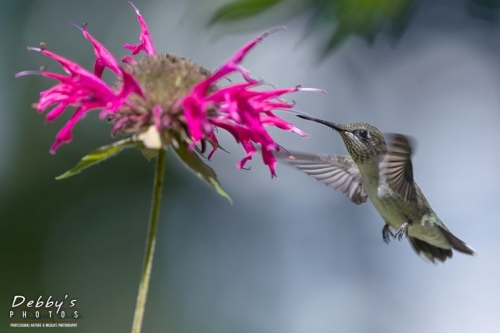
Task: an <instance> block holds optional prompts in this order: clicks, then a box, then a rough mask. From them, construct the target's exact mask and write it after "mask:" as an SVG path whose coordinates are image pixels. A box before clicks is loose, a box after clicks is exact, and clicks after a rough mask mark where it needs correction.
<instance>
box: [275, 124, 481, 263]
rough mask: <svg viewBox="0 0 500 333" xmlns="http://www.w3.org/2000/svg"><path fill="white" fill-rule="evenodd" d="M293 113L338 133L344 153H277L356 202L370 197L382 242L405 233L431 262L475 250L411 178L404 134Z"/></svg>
mask: <svg viewBox="0 0 500 333" xmlns="http://www.w3.org/2000/svg"><path fill="white" fill-rule="evenodd" d="M298 117H300V118H303V119H306V120H310V121H314V122H317V123H320V124H323V125H326V126H328V127H330V128H332V129H333V130H335V131H336V132H337V133H339V134H340V136H341V137H342V139H343V141H344V144H345V147H346V149H347V151H348V153H349V156H336V155H327V154H321V155H317V154H308V153H300V152H293V151H287V152H286V154H285V153H279V155H278V158H280V159H281V160H285V161H286V162H288V163H289V164H291V165H293V166H295V167H296V168H298V169H300V170H302V171H304V172H305V173H307V174H308V175H310V176H312V177H314V178H316V179H317V180H319V181H321V182H322V183H324V184H326V185H327V186H329V187H331V188H333V189H335V190H338V191H340V192H342V193H344V194H345V195H346V196H347V197H348V198H349V199H350V200H351V201H352V202H353V203H355V204H357V205H359V204H362V203H364V202H366V201H367V199H370V201H371V202H372V204H373V205H374V206H375V208H376V209H377V211H378V213H379V214H380V216H381V217H382V219H383V220H384V222H385V225H384V227H383V228H382V238H383V240H384V242H386V243H389V242H390V240H391V237H392V238H397V239H399V240H401V239H402V238H403V237H405V236H406V237H407V238H408V240H409V243H410V244H411V246H412V247H413V249H414V250H415V252H416V253H417V254H419V255H421V256H423V257H424V258H427V259H428V260H430V261H431V262H433V263H438V262H445V261H446V260H447V259H448V258H451V257H452V256H453V250H456V251H459V252H462V253H465V254H469V255H478V254H477V252H476V251H475V250H474V249H473V248H472V247H470V246H469V245H467V244H466V243H464V242H463V241H462V240H460V239H459V238H457V237H456V236H455V235H453V233H452V232H451V231H450V230H449V229H448V228H447V227H446V225H445V224H444V223H443V222H442V221H441V219H440V218H439V217H438V216H437V214H436V213H435V212H434V211H433V210H432V208H431V206H430V205H429V202H428V201H427V199H426V198H425V196H424V194H423V193H422V190H421V189H420V187H419V186H418V185H417V183H416V182H415V181H414V179H413V167H412V161H411V157H412V153H413V147H414V144H413V142H412V139H411V138H410V137H408V136H405V135H402V134H395V133H386V136H384V134H382V132H381V131H380V130H378V129H377V128H376V127H374V126H372V125H370V124H367V123H348V124H335V123H331V122H328V121H325V120H321V119H317V118H313V117H309V116H304V115H298ZM391 228H392V229H393V230H394V231H395V233H393V232H392V231H391Z"/></svg>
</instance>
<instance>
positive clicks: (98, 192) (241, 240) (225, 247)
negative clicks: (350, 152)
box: [0, 0, 500, 333]
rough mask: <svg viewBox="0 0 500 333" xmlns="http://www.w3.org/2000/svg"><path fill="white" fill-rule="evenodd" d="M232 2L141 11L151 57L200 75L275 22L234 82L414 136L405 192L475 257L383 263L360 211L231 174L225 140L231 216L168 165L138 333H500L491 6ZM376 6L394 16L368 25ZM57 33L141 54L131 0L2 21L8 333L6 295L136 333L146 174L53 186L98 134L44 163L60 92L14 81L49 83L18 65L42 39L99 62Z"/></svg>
mask: <svg viewBox="0 0 500 333" xmlns="http://www.w3.org/2000/svg"><path fill="white" fill-rule="evenodd" d="M230 3H231V2H230V1H222V0H221V1H201V0H199V1H185V0H165V1H159V0H138V1H136V2H135V4H136V5H137V6H138V7H139V9H140V10H141V13H142V14H143V16H144V17H145V19H146V21H147V23H148V25H149V28H150V31H151V33H152V36H153V39H154V42H155V44H156V47H157V49H158V50H161V51H165V52H172V53H175V54H178V55H182V56H186V57H189V58H191V59H193V60H194V61H195V62H197V63H198V64H200V65H201V66H203V67H205V68H208V69H213V68H216V67H217V66H219V65H220V64H221V63H222V62H223V61H224V60H225V59H227V58H228V57H229V56H230V55H231V54H232V53H233V52H234V51H236V50H237V49H238V48H239V47H240V46H241V45H243V44H244V43H246V42H247V41H249V40H250V39H251V38H252V37H254V36H256V35H257V34H259V33H261V32H262V31H265V30H267V29H269V28H272V27H274V26H277V25H282V24H286V25H287V26H288V29H287V30H286V31H284V32H280V33H278V34H275V35H272V36H270V37H269V38H268V39H266V40H265V41H264V42H263V43H262V44H260V45H259V46H258V47H257V48H256V49H255V50H254V51H252V53H251V54H250V56H249V57H248V58H247V59H246V61H245V63H244V66H245V67H246V68H248V69H250V70H251V71H252V73H253V74H254V76H256V77H263V78H265V79H266V81H268V82H271V83H273V84H276V85H277V86H281V87H284V86H294V85H296V84H303V85H304V86H308V87H318V88H323V89H326V90H327V91H328V95H326V96H323V95H321V94H313V93H301V94H297V95H294V96H293V99H295V101H296V102H297V109H299V110H303V111H306V112H308V113H311V114H313V115H315V116H317V117H320V118H324V119H328V120H330V121H335V122H351V121H366V122H369V123H372V124H374V125H375V126H377V127H379V128H380V129H381V130H383V131H390V132H400V133H406V134H409V135H411V136H413V137H415V138H417V140H418V142H419V146H418V149H417V153H416V156H415V159H414V169H415V177H416V179H417V181H418V182H419V184H420V186H421V188H422V189H423V190H424V192H425V193H426V196H427V198H428V199H429V201H430V202H431V203H432V205H433V208H434V209H435V210H436V212H437V213H438V214H439V215H440V216H441V218H442V219H443V220H444V222H445V223H447V225H448V226H449V227H450V229H451V230H452V231H453V232H454V233H455V234H456V235H457V236H458V237H460V238H462V239H464V240H465V241H467V242H468V243H469V244H471V245H472V246H473V247H475V248H476V249H477V250H478V251H479V252H480V254H481V258H480V259H478V258H471V257H466V256H463V255H460V254H458V253H456V254H455V257H454V258H453V259H452V260H451V261H450V262H447V263H446V264H445V265H442V266H440V267H436V266H434V265H431V264H428V263H426V262H424V261H423V260H422V259H420V258H418V257H417V256H416V255H415V254H414V253H413V251H412V249H411V248H410V246H409V245H408V244H407V241H402V242H397V241H394V242H392V243H391V244H390V245H386V244H384V243H383V242H382V239H381V228H382V226H383V222H382V219H381V218H380V217H379V216H378V214H377V213H376V211H375V209H374V208H373V207H372V206H371V204H366V205H361V206H355V205H353V204H351V203H350V202H349V201H348V200H347V199H346V198H345V197H344V196H343V195H341V194H339V193H335V192H333V191H332V190H330V189H328V188H326V187H325V186H323V185H322V184H320V183H318V182H316V181H314V180H313V179H310V178H308V177H307V176H305V175H303V174H301V173H299V172H298V171H296V170H294V169H290V168H287V167H285V166H281V165H279V166H278V170H277V172H278V178H277V179H271V178H270V175H269V171H268V170H267V169H266V168H265V167H264V166H263V165H262V163H261V161H260V158H259V157H256V158H254V160H252V161H251V163H250V166H251V170H250V171H246V170H238V169H236V167H235V164H236V162H237V161H239V159H241V157H242V156H243V154H244V152H243V151H242V150H241V148H240V147H238V146H237V145H236V144H235V143H234V142H233V141H232V139H231V137H230V136H229V135H227V134H226V133H223V132H221V133H220V138H221V142H222V145H223V146H224V147H225V148H226V149H227V150H229V151H230V152H231V154H226V153H224V152H222V151H219V152H217V153H216V154H215V156H214V158H213V161H212V162H211V163H210V165H211V166H212V167H213V168H214V169H215V170H216V171H217V173H218V174H219V179H220V181H221V182H222V184H223V185H224V186H225V188H226V190H228V192H229V193H230V194H231V195H232V197H233V199H234V201H235V203H234V205H232V206H231V205H229V204H228V202H227V201H226V200H225V199H223V198H221V197H219V196H218V195H217V194H215V193H214V192H213V191H211V189H210V188H209V187H208V186H206V185H205V184H203V183H202V182H201V181H199V180H198V179H196V178H195V177H193V176H192V175H191V174H190V173H189V172H188V171H186V170H184V169H183V168H182V166H181V165H180V164H179V163H178V162H177V161H176V160H175V157H174V156H173V155H172V154H171V155H168V156H167V159H168V170H167V177H166V189H165V192H164V198H163V205H162V212H161V221H160V226H159V236H158V244H157V252H156V258H155V264H154V267H153V275H152V280H151V291H150V294H149V299H148V304H147V313H146V316H145V325H144V330H143V331H144V332H249V333H250V332H297V333H302V332H311V333H322V332H325V333H326V332H343V333H348V332H372V333H378V332H380V333H382V332H383V333H388V332H394V333H398V332H402V331H404V332H407V333H410V332H440V333H447V332H482V333H488V332H498V327H499V323H500V318H499V317H498V309H499V308H500V300H499V299H500V298H499V297H498V295H499V294H500V287H499V284H498V281H499V279H500V265H499V264H498V263H499V259H498V253H499V250H500V245H499V242H498V235H499V232H500V227H499V224H498V223H497V221H498V211H499V210H498V199H499V198H500V189H499V185H500V178H499V176H498V165H499V163H500V155H499V154H498V142H497V141H498V137H497V134H498V127H499V124H500V93H499V91H500V66H499V64H500V25H499V24H498V21H497V18H498V13H497V8H498V5H499V3H498V1H486V0H482V1H480V0H475V1H458V0H453V1H452V0H449V1H445V0H442V1H437V0H436V1H417V2H415V1H409V0H405V1H399V2H398V1H395V0H388V1H382V0H379V1H375V2H373V3H371V7H372V9H370V10H367V11H362V10H361V9H362V8H365V7H363V6H365V5H366V3H369V2H367V1H355V2H354V1H353V2H346V1H345V0H344V1H340V0H339V1H334V0H328V1H301V0H289V1H286V0H282V1H271V5H270V6H267V5H266V4H269V2H266V1H260V2H259V1H254V2H253V3H252V2H251V3H250V5H255V3H257V5H259V3H260V4H261V5H262V4H264V5H262V6H263V7H262V8H260V9H259V8H257V10H253V11H252V10H250V11H249V12H245V11H244V10H243V11H242V12H241V11H240V14H239V15H235V14H234V13H233V12H231V10H232V9H234V8H235V7H234V6H236V9H238V10H241V9H242V8H243V9H244V8H246V7H241V2H240V3H239V5H240V7H237V5H234V4H232V5H230V6H229V7H225V6H227V5H228V4H230ZM378 3H380V6H386V7H384V9H383V10H382V9H381V10H379V11H378V12H377V9H380V8H381V7H380V8H379V7H376V6H373V4H378ZM387 4H389V6H388V7H387ZM243 5H248V3H247V4H245V3H243ZM231 6H233V7H231ZM339 8H341V9H342V10H339ZM396 9H397V10H396ZM373 12H375V13H376V14H375V16H374V15H372V14H371V13H373ZM256 13H257V14H259V15H254V16H252V14H256ZM377 13H378V14H377ZM358 14H359V15H358ZM250 16H251V17H250ZM211 19H212V21H213V22H212V25H211V26H210V28H207V25H208V23H209V22H210V20H211ZM67 20H71V21H73V22H76V23H78V24H82V23H84V22H87V23H88V29H89V31H90V32H91V33H92V34H93V35H94V36H95V37H96V38H97V39H98V40H100V41H101V42H102V43H103V44H104V45H105V46H107V47H108V48H109V49H110V50H111V51H112V52H113V54H115V55H116V57H117V58H120V57H121V56H122V55H125V54H127V52H125V51H124V50H123V49H122V46H123V44H125V43H136V42H137V40H138V34H139V27H138V24H137V21H136V18H135V15H134V12H133V10H132V8H131V7H130V6H129V5H128V4H127V2H126V1H118V0H110V1H97V0H89V1H61V0H59V1H57V0H43V1H42V0H37V1H35V0H31V1H28V0H24V1H15V0H4V1H2V2H1V3H0V38H1V40H2V48H0V73H1V75H0V86H1V89H0V105H1V106H2V112H0V138H1V140H0V151H1V154H0V216H1V222H0V226H1V227H0V228H1V233H0V235H1V240H0V246H1V247H2V248H1V251H0V253H1V260H0V272H1V273H0V274H1V275H0V282H1V284H0V285H1V288H0V318H1V320H0V332H7V331H9V332H10V331H12V330H14V329H9V324H8V323H9V318H8V311H9V308H10V306H11V303H12V299H13V296H14V295H24V296H26V297H28V298H30V299H33V298H34V299H36V298H38V296H40V295H43V296H44V297H45V298H46V297H48V296H49V295H52V296H53V298H54V299H56V300H58V299H61V298H63V297H64V295H65V294H69V295H70V297H71V298H76V299H77V300H78V303H77V304H78V307H79V310H80V313H81V314H82V315H83V317H84V319H82V320H81V321H80V323H79V325H78V328H76V329H72V331H75V332H128V331H130V327H131V323H132V314H133V310H134V305H135V298H136V293H137V287H138V283H139V274H140V269H141V265H142V257H143V248H144V240H145V234H146V229H147V218H148V211H149V200H150V195H151V184H152V178H153V167H154V163H150V162H148V161H146V160H145V159H144V158H143V157H142V156H141V154H140V152H139V151H137V150H127V151H125V152H124V153H122V154H120V155H119V156H118V157H116V158H113V159H111V160H109V161H107V162H104V163H102V164H100V165H98V166H97V167H94V168H91V169H89V170H87V171H85V172H84V173H83V174H81V175H78V176H76V177H73V178H70V179H67V180H63V181H55V180H54V177H55V176H57V175H59V174H61V173H63V172H64V171H66V170H67V169H69V168H71V167H72V166H73V165H74V164H75V163H76V162H77V161H78V160H79V159H80V158H81V157H82V156H83V155H85V154H86V153H87V152H89V151H90V150H92V149H93V148H95V147H97V146H101V145H103V144H107V143H109V142H111V139H110V137H109V132H110V126H109V124H107V123H106V122H103V121H99V120H98V119H97V118H98V117H97V113H96V114H90V115H89V116H88V117H87V118H86V119H85V120H83V121H81V122H80V123H79V124H78V125H77V127H76V129H75V131H74V140H73V142H72V143H71V144H70V145H65V146H63V147H61V148H60V149H59V150H58V152H57V154H56V155H55V156H52V155H50V154H49V153H48V149H49V147H50V145H51V144H52V142H53V140H54V136H55V134H56V133H57V131H58V130H59V129H60V127H61V126H62V124H64V119H60V120H59V121H57V122H56V123H54V124H47V125H44V118H43V116H42V115H39V114H37V113H36V112H35V111H34V110H33V109H32V108H31V104H32V103H33V102H35V101H36V100H37V97H38V93H39V92H40V91H41V90H44V89H47V88H49V87H50V86H51V84H52V82H50V81H49V80H47V79H44V78H42V77H37V76H31V77H23V78H21V79H19V80H17V81H13V79H12V77H13V74H14V73H16V72H19V71H22V70H27V69H38V68H39V67H40V66H42V65H48V66H49V69H56V68H58V67H57V65H56V64H55V63H53V62H51V61H49V60H48V59H46V58H45V57H43V56H42V55H41V54H39V53H36V52H28V51H27V50H26V46H28V45H29V46H38V44H39V43H40V42H41V41H44V42H46V43H47V45H48V48H49V49H50V50H52V51H55V52H58V53H59V54H62V55H64V56H66V57H68V58H69V59H72V60H74V61H76V62H78V63H80V64H83V65H85V66H86V67H87V68H91V66H92V62H93V59H94V58H93V52H92V48H91V46H90V44H89V43H88V42H87V41H86V40H85V39H84V38H83V36H82V35H81V33H80V32H79V31H78V30H77V29H76V28H74V27H72V26H71V25H69V24H68V23H67ZM346 27H347V28H346ZM335 36H337V37H335ZM338 36H340V37H341V38H340V37H338ZM358 37H361V38H358ZM339 38H340V39H339ZM332 40H333V41H334V43H332ZM325 51H328V53H325ZM319 59H322V61H319ZM107 78H108V79H110V80H111V79H112V77H111V76H109V77H107ZM284 117H285V118H286V119H288V120H290V121H293V122H294V123H295V124H296V125H298V126H299V127H300V128H302V129H303V130H305V131H306V132H308V133H309V134H310V136H311V137H310V139H308V140H303V139H301V138H299V137H298V136H294V135H293V134H289V133H281V132H278V131H273V134H274V135H275V138H276V139H277V141H278V142H279V143H280V144H282V145H283V146H285V147H286V148H289V149H295V150H304V151H311V152H329V153H337V154H345V149H344V148H343V144H342V142H341V140H340V138H339V137H338V136H337V135H336V134H334V133H332V131H331V130H329V129H328V128H324V127H321V126H319V125H317V124H313V123H309V122H306V121H302V120H299V119H296V118H295V117H294V116H292V115H286V114H285V115H284ZM32 330H35V331H36V330H37V329H32ZM62 330H64V329H62ZM44 331H45V332H52V331H56V330H55V329H47V328H45V329H44ZM56 332H61V329H58V330H57V331H56Z"/></svg>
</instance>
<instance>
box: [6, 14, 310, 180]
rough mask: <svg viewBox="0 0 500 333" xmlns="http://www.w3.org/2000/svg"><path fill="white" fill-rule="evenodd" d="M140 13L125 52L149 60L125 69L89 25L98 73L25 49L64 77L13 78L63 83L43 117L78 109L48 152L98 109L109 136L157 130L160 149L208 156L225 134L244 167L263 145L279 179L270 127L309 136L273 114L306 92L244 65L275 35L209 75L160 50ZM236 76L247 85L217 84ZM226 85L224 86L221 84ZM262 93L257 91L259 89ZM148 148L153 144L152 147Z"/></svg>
mask: <svg viewBox="0 0 500 333" xmlns="http://www.w3.org/2000/svg"><path fill="white" fill-rule="evenodd" d="M132 6H133V7H134V9H135V12H136V15H137V19H138V21H139V24H140V27H141V33H140V37H139V43H138V44H136V45H129V44H126V45H125V46H124V48H126V49H129V50H131V51H132V54H133V55H136V54H138V53H140V52H141V51H143V52H144V53H145V54H146V56H144V57H142V58H141V59H138V60H136V59H135V58H133V57H132V56H125V57H123V58H122V63H123V64H120V63H119V62H118V61H117V60H116V59H115V57H114V56H113V55H112V54H111V53H110V52H109V51H108V50H107V49H106V48H105V47H104V46H103V45H102V44H100V43H99V42H98V41H97V40H96V39H95V38H94V37H93V36H92V35H91V34H90V33H89V32H88V31H87V28H86V25H84V26H83V27H82V28H80V29H81V31H82V33H83V35H84V36H85V38H86V39H87V40H88V41H89V42H90V43H91V44H92V46H93V48H94V53H95V56H96V60H95V63H94V68H93V71H92V72H91V71H88V70H86V69H85V68H83V67H82V66H80V65H78V64H76V63H74V62H72V61H71V60H68V59H66V58H64V57H62V56H60V55H58V54H56V53H54V52H51V51H49V50H47V49H46V47H45V45H44V44H42V45H41V46H40V47H39V48H34V47H28V50H32V51H38V52H41V53H42V54H43V55H45V56H46V57H48V58H51V59H53V60H55V61H57V62H58V63H59V64H60V65H61V67H62V68H63V70H64V71H65V72H66V74H67V75H64V74H58V73H54V72H50V71H47V70H46V69H45V68H43V69H41V70H40V71H25V72H21V73H18V74H17V75H16V77H19V76H23V75H28V74H40V75H42V76H45V77H47V78H50V79H54V80H56V81H58V83H57V84H56V85H55V86H53V87H52V88H50V89H47V90H45V91H43V92H41V93H40V99H39V100H38V102H37V103H36V104H35V108H36V110H37V111H38V112H44V111H45V110H47V109H49V108H52V109H51V110H50V111H49V112H48V113H47V114H46V120H47V121H48V122H52V121H54V120H55V119H57V118H58V117H59V116H60V115H61V114H62V113H63V112H64V111H65V110H66V109H67V108H68V107H74V108H75V111H74V113H73V115H72V116H71V118H70V119H69V121H68V122H67V123H66V125H64V126H63V128H62V129H61V130H60V131H59V133H57V135H56V141H55V142H54V144H53V145H52V147H51V149H50V152H51V153H55V151H56V149H57V148H58V147H59V146H60V145H61V144H63V143H69V142H70V141H71V140H72V133H71V131H72V129H73V128H74V127H75V125H76V123H77V122H78V121H79V120H80V119H81V118H82V117H83V116H85V114H87V113H88V112H90V111H92V110H100V117H101V118H107V119H108V120H109V121H111V122H113V123H114V125H113V129H112V134H113V135H115V134H117V133H125V134H134V137H135V138H141V134H144V133H149V132H150V131H151V129H154V132H155V133H156V134H157V135H156V136H157V137H158V138H159V140H158V141H159V142H160V145H159V146H154V147H153V146H151V147H148V148H157V149H158V148H163V147H166V146H168V145H170V144H172V145H174V146H176V147H178V140H183V141H184V142H187V143H188V145H189V149H190V150H193V149H196V147H197V145H198V144H201V151H202V152H204V150H205V147H206V143H207V142H208V143H210V144H211V146H212V151H211V152H210V153H209V155H208V157H209V158H210V157H211V156H212V154H213V153H214V152H215V150H216V149H217V147H218V141H217V137H216V135H215V134H216V131H215V129H216V128H222V129H225V130H226V131H228V132H229V133H230V134H231V135H232V136H233V137H234V138H235V139H236V141H237V142H238V143H241V145H242V147H243V149H244V150H245V151H246V156H245V157H244V158H243V159H242V160H241V161H240V162H239V163H238V164H237V166H238V168H242V167H243V166H244V165H245V163H246V162H247V161H248V160H249V159H251V158H252V155H254V154H255V153H256V151H257V149H256V148H255V144H257V145H260V146H261V147H262V148H261V150H262V156H263V161H264V164H266V165H267V166H268V167H269V169H270V171H271V175H272V176H275V169H274V166H275V164H276V158H275V157H274V155H273V153H272V151H273V150H275V151H278V150H280V146H279V145H278V144H277V143H276V142H275V141H274V140H273V138H272V137H271V136H270V135H269V133H268V132H267V130H266V127H273V126H274V127H277V128H280V129H283V130H285V131H291V132H295V133H298V134H299V135H301V136H306V134H305V133H303V132H302V131H301V130H299V129H298V128H296V127H295V126H293V125H292V124H291V123H289V122H287V121H285V120H283V119H281V118H280V117H278V116H276V115H275V114H274V113H273V111H274V110H292V109H293V107H294V105H293V104H292V103H288V102H285V101H284V100H282V99H281V97H282V96H283V95H286V94H290V93H293V92H297V91H300V90H317V89H306V88H301V87H299V86H296V87H292V88H283V89H274V88H273V89H267V90H265V89H262V82H260V81H258V80H255V79H253V78H252V77H251V76H250V73H249V72H248V71H247V70H246V69H244V68H243V67H241V65H240V63H241V62H242V61H243V58H244V57H245V56H246V55H247V53H248V52H249V51H250V50H251V49H252V48H253V47H255V46H256V45H257V44H258V43H259V42H261V41H262V40H263V39H264V38H265V37H266V36H268V35H269V34H270V33H272V32H274V31H277V30H278V29H275V30H273V31H269V32H267V33H264V34H263V35H261V36H258V37H257V38H255V39H253V40H252V41H250V42H249V43H248V44H246V45H245V46H243V47H242V48H241V49H240V50H239V51H237V52H236V54H235V55H233V56H232V57H231V58H229V60H227V61H226V62H225V63H223V64H222V66H221V67H220V68H219V69H217V70H215V71H214V72H213V73H210V72H209V71H208V70H206V69H203V68H201V67H200V66H198V65H196V64H195V63H193V62H192V61H190V60H188V59H186V58H182V57H177V56H173V55H170V54H162V53H158V52H156V49H155V46H154V44H153V40H152V39H151V36H150V34H149V30H148V27H147V25H146V22H145V21H144V19H143V17H142V16H141V14H140V13H139V10H138V9H137V8H136V7H135V6H134V5H132ZM106 68H107V69H109V70H110V71H112V72H113V73H114V74H115V75H116V84H115V85H114V86H109V85H108V84H106V83H105V82H104V81H103V80H102V79H101V76H102V74H103V71H104V69H106ZM232 73H240V74H241V76H242V77H243V80H244V82H242V83H234V84H232V83H230V82H229V83H228V84H227V85H225V86H220V81H221V79H223V78H226V77H227V76H228V75H230V74H232ZM224 82H226V81H224ZM259 87H260V88H261V89H257V88H259ZM144 142H145V145H146V146H148V144H146V141H144Z"/></svg>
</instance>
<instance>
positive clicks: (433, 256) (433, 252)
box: [408, 237, 453, 264]
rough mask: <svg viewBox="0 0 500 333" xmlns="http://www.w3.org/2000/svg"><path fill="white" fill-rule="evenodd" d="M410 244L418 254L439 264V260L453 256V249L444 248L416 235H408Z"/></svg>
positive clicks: (443, 260) (442, 260)
mask: <svg viewBox="0 0 500 333" xmlns="http://www.w3.org/2000/svg"><path fill="white" fill-rule="evenodd" d="M408 239H409V240H410V244H411V246H412V247H413V249H414V250H415V252H417V254H419V255H421V256H423V257H424V258H426V259H428V260H430V261H431V262H432V263H434V264H437V263H438V262H436V260H437V261H440V262H445V261H446V259H448V258H451V257H453V251H452V250H450V249H442V248H440V247H437V246H434V245H431V244H429V243H426V242H424V241H423V240H420V239H418V238H415V237H408Z"/></svg>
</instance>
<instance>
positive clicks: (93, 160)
mask: <svg viewBox="0 0 500 333" xmlns="http://www.w3.org/2000/svg"><path fill="white" fill-rule="evenodd" d="M141 145H142V143H140V142H134V141H132V138H127V139H123V140H120V141H116V142H113V143H112V144H109V145H106V146H102V147H99V148H96V149H94V150H92V151H91V152H90V153H89V154H88V155H87V156H84V157H83V158H82V159H81V160H80V162H79V163H78V164H77V165H76V166H75V167H74V168H72V169H71V170H68V171H66V172H65V173H63V174H62V175H60V176H58V177H56V180H60V179H65V178H68V177H71V176H74V175H76V174H78V173H80V172H82V171H83V170H84V169H86V168H88V167H91V166H93V165H95V164H98V163H100V162H102V161H104V160H106V159H108V158H110V157H112V156H115V155H117V154H118V153H120V152H121V151H122V150H123V149H125V148H130V147H140V146H141Z"/></svg>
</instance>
